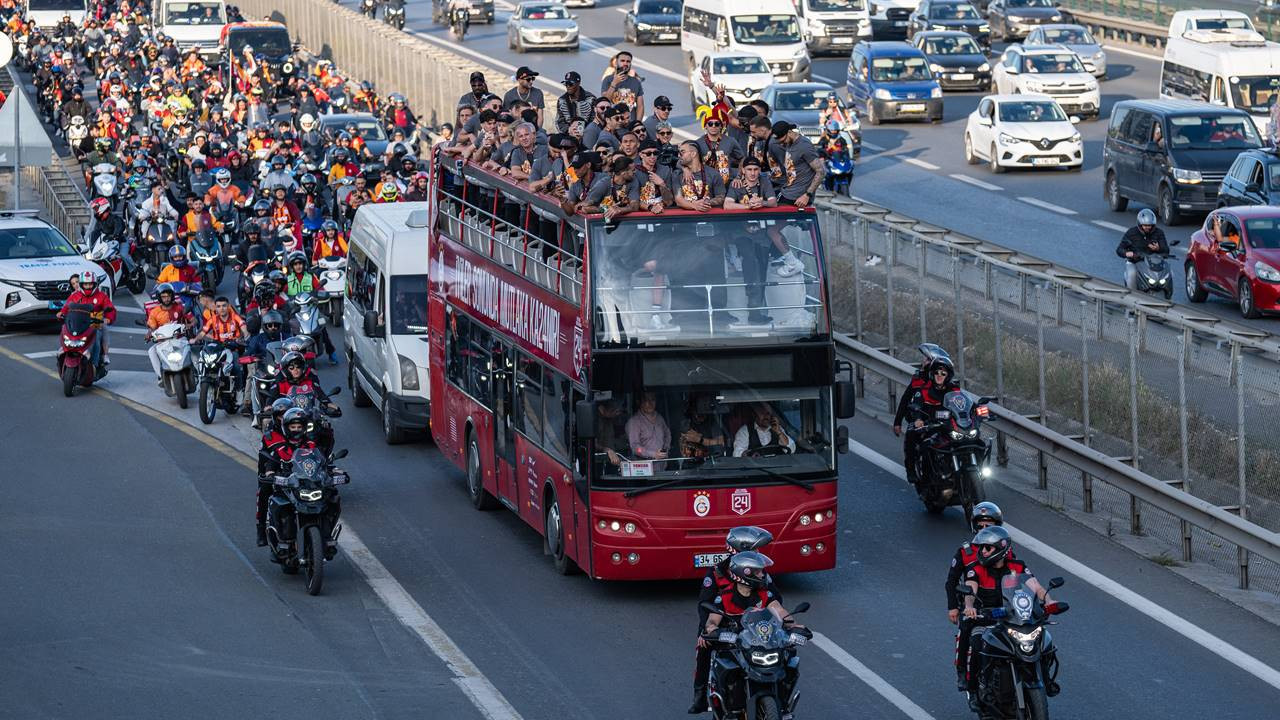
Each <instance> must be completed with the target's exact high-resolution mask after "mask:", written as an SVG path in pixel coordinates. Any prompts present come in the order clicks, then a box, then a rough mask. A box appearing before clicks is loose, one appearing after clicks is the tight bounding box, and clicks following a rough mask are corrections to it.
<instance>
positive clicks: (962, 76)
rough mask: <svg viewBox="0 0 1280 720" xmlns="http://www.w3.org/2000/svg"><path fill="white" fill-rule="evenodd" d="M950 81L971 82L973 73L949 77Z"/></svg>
mask: <svg viewBox="0 0 1280 720" xmlns="http://www.w3.org/2000/svg"><path fill="white" fill-rule="evenodd" d="M951 79H952V80H972V79H973V73H956V74H955V75H952V76H951Z"/></svg>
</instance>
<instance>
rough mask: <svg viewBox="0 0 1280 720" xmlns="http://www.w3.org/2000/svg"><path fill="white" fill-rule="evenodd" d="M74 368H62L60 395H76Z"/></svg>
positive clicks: (66, 366)
mask: <svg viewBox="0 0 1280 720" xmlns="http://www.w3.org/2000/svg"><path fill="white" fill-rule="evenodd" d="M76 374H77V373H76V368H73V367H71V366H70V365H64V366H63V367H62V394H63V395H64V396H66V397H71V396H72V395H75V394H76Z"/></svg>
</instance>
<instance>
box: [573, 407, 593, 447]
mask: <svg viewBox="0 0 1280 720" xmlns="http://www.w3.org/2000/svg"><path fill="white" fill-rule="evenodd" d="M573 412H574V417H573V419H574V422H575V423H576V424H577V426H578V437H579V438H582V439H583V440H591V439H593V438H595V436H596V403H595V401H594V400H579V401H578V404H577V405H574V406H573Z"/></svg>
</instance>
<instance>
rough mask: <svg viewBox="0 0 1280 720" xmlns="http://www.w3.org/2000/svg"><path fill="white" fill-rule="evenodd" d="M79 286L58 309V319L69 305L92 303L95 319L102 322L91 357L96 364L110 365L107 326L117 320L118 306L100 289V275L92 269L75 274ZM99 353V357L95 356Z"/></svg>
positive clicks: (65, 313)
mask: <svg viewBox="0 0 1280 720" xmlns="http://www.w3.org/2000/svg"><path fill="white" fill-rule="evenodd" d="M75 280H76V283H77V287H76V290H75V292H73V293H71V295H70V296H69V297H68V298H67V301H66V303H64V304H63V306H62V309H61V310H59V311H58V319H62V318H64V317H66V315H67V305H92V306H93V307H94V309H93V313H94V315H95V319H101V320H102V324H101V325H100V326H99V327H98V332H97V334H96V335H95V339H94V348H93V349H92V350H91V351H90V354H89V359H90V361H91V362H93V363H94V364H95V365H110V364H111V359H110V358H108V357H107V350H108V349H109V348H108V345H107V326H108V325H114V324H115V322H116V306H115V305H113V304H112V303H111V298H110V297H109V296H108V295H107V294H106V293H105V292H103V291H101V290H99V289H98V276H96V275H94V274H93V271H92V270H85V271H84V272H82V273H79V274H77V275H76V276H75ZM99 314H100V315H99ZM94 354H97V356H98V357H97V358H94Z"/></svg>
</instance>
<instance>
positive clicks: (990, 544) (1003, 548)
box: [972, 525, 1013, 567]
mask: <svg viewBox="0 0 1280 720" xmlns="http://www.w3.org/2000/svg"><path fill="white" fill-rule="evenodd" d="M972 544H973V546H974V547H976V548H977V549H978V562H980V563H982V564H983V565H985V566H987V567H995V566H996V565H998V564H999V563H1000V561H1001V560H1004V559H1005V558H1006V557H1008V556H1009V551H1010V550H1013V540H1012V539H1011V538H1010V537H1009V531H1008V530H1005V529H1004V528H1002V527H1000V526H999V525H992V526H991V527H988V528H983V529H981V530H979V531H978V534H977V535H974V536H973V541H972ZM988 548H990V549H989V550H988Z"/></svg>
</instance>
